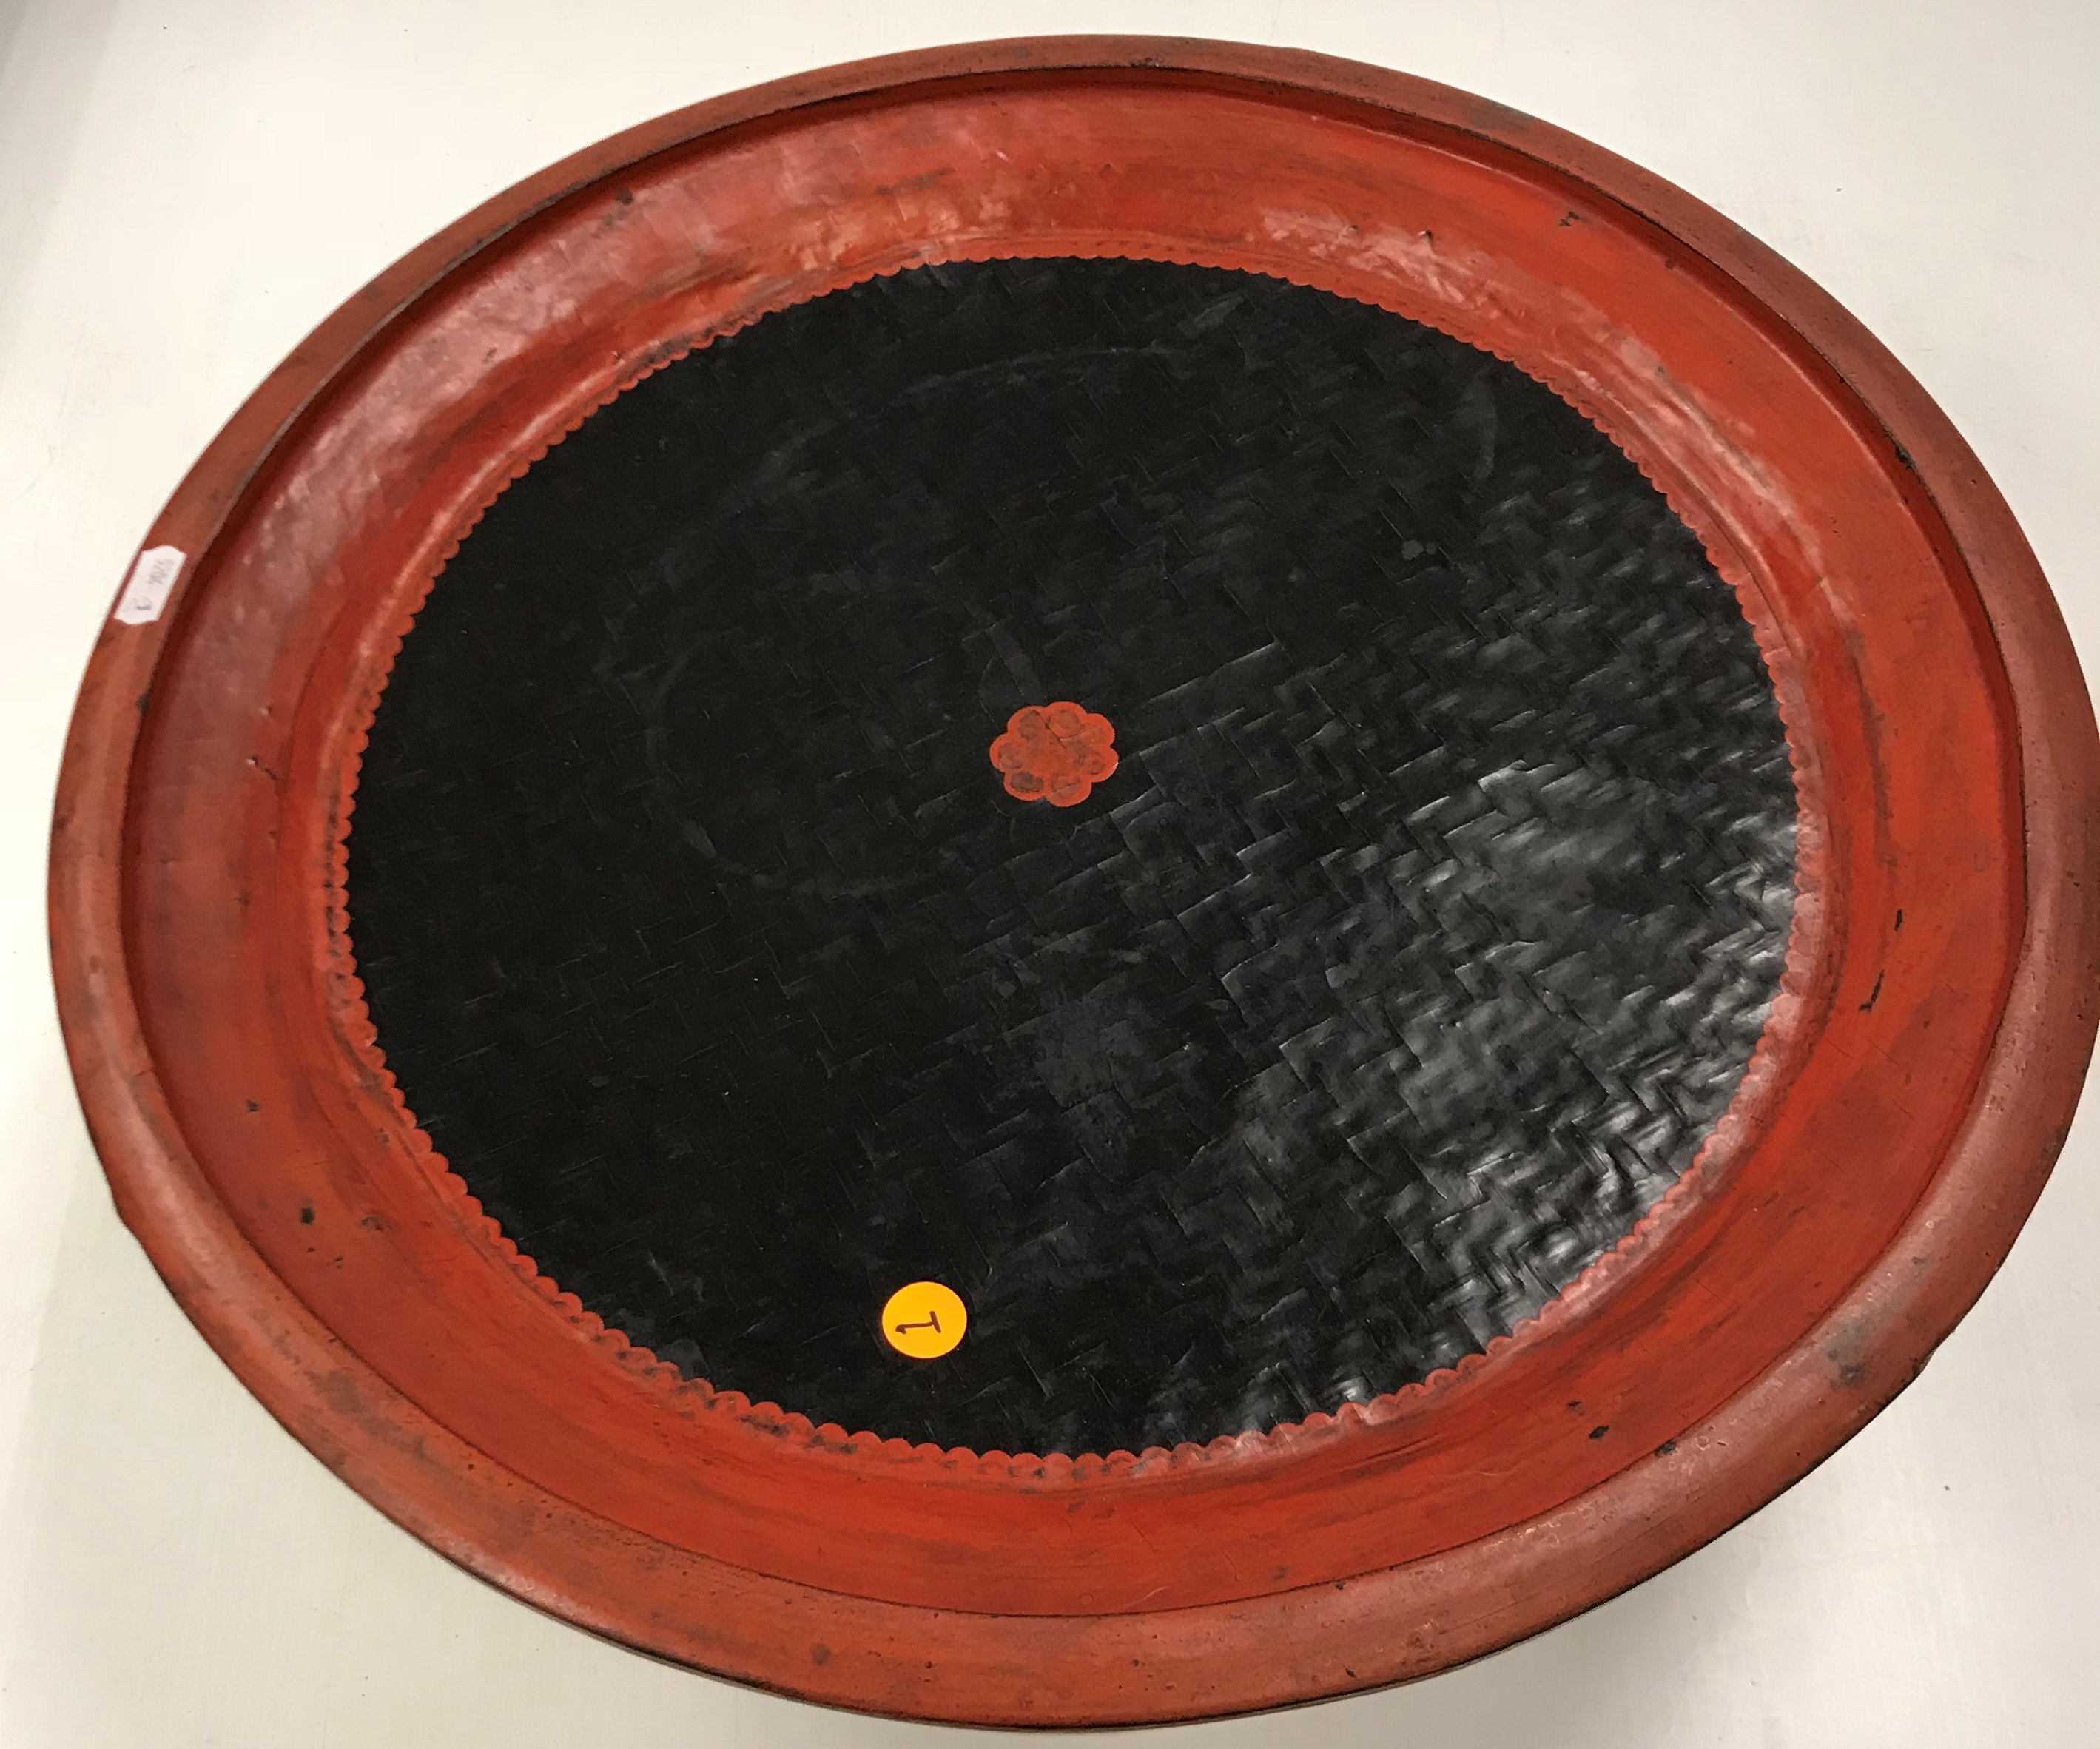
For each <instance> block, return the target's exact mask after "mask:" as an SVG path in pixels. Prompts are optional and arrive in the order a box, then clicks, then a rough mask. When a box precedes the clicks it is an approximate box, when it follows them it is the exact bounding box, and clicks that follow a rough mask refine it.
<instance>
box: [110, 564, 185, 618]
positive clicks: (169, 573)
mask: <svg viewBox="0 0 2100 1749" xmlns="http://www.w3.org/2000/svg"><path fill="white" fill-rule="evenodd" d="M182 574H183V551H182V548H179V547H148V548H146V550H145V551H144V552H143V553H140V554H139V562H138V563H137V564H135V565H134V566H132V567H131V575H130V577H128V578H127V579H126V580H125V584H124V593H122V594H121V595H120V596H118V597H117V618H118V619H121V621H123V623H125V624H126V625H145V624H147V623H149V622H150V621H152V620H155V619H159V618H160V617H161V609H162V608H163V607H165V606H167V605H168V592H169V591H170V589H172V588H174V586H175V579H176V578H178V577H179V576H181V575H182Z"/></svg>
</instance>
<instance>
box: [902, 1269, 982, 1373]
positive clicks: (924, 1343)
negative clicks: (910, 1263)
mask: <svg viewBox="0 0 2100 1749" xmlns="http://www.w3.org/2000/svg"><path fill="white" fill-rule="evenodd" d="M969 1324H970V1315H969V1313H968V1311H965V1310H964V1306H963V1297H962V1296H961V1295H960V1293H956V1292H955V1289H953V1288H947V1287H943V1286H942V1284H940V1283H939V1282H937V1281H915V1282H913V1283H912V1284H911V1286H909V1287H906V1288H899V1289H898V1290H897V1291H896V1292H895V1293H893V1294H891V1295H890V1296H889V1298H888V1299H887V1300H886V1301H885V1302H883V1307H882V1339H883V1341H885V1342H887V1343H889V1346H891V1347H892V1348H893V1349H895V1350H897V1351H898V1353H899V1354H900V1355H903V1356H905V1357H906V1359H911V1360H937V1359H940V1357H941V1356H942V1355H945V1354H946V1353H947V1351H948V1350H950V1349H951V1348H953V1347H954V1346H955V1344H956V1343H958V1342H960V1341H962V1339H963V1332H964V1331H965V1330H966V1329H968V1328H969Z"/></svg>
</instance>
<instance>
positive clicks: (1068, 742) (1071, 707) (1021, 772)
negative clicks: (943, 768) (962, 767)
mask: <svg viewBox="0 0 2100 1749" xmlns="http://www.w3.org/2000/svg"><path fill="white" fill-rule="evenodd" d="M1114 739H1115V729H1114V725H1112V724H1110V721H1109V720H1108V719H1107V718H1106V717H1105V716H1096V715H1095V713H1094V712H1093V711H1083V710H1081V709H1080V708H1079V706H1077V705H1076V704H1074V703H1071V701H1070V700H1069V699H1060V700H1059V701H1058V702H1057V703H1055V704H1031V705H1030V706H1028V707H1026V709H1025V710H1020V711H1015V712H1014V713H1013V715H1012V716H1010V717H1008V719H1007V723H1006V733H1005V734H1003V735H1001V736H1000V737H999V738H998V739H997V740H996V741H995V742H992V744H991V762H992V764H995V765H996V766H997V767H998V768H999V771H1000V773H1002V774H1003V775H1004V778H1005V779H1006V793H1007V794H1008V795H1016V796H1018V797H1020V799H1021V800H1022V801H1024V802H1034V801H1044V802H1048V803H1049V804H1050V805H1051V806H1052V808H1070V807H1071V806H1072V805H1073V804H1074V803H1076V802H1083V801H1084V800H1086V799H1087V795H1089V794H1091V793H1092V790H1093V787H1094V786H1095V785H1096V784H1097V783H1099V782H1101V780H1102V779H1103V778H1105V777H1107V776H1108V775H1109V773H1111V772H1113V771H1114V769H1116V756H1115V749H1114V747H1112V746H1110V742H1113V741H1114Z"/></svg>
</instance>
